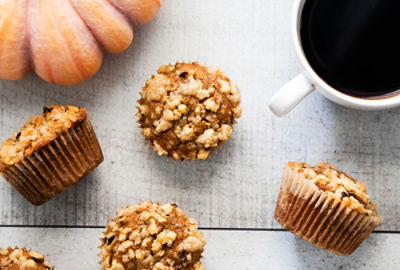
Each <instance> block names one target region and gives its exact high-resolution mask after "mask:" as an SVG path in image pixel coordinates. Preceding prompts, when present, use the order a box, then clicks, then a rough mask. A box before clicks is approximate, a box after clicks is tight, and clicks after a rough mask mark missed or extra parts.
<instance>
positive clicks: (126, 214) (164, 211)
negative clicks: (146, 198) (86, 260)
mask: <svg viewBox="0 0 400 270" xmlns="http://www.w3.org/2000/svg"><path fill="white" fill-rule="evenodd" d="M101 241H102V244H101V246H100V248H101V253H100V254H99V256H100V258H101V264H102V266H103V269H104V270H107V269H109V270H124V269H125V270H141V269H143V270H145V269H146V270H201V269H203V264H202V263H201V262H200V259H201V254H202V252H203V250H204V246H205V245H206V241H205V240H204V238H203V234H202V233H201V232H199V231H198V229H197V224H196V221H194V220H193V219H191V218H189V217H187V216H186V215H185V213H184V212H183V211H182V210H181V209H179V208H178V207H177V205H175V204H169V203H168V204H164V205H160V204H158V203H153V202H144V203H141V204H139V205H136V206H128V207H125V208H123V209H122V210H121V211H120V212H118V213H117V216H116V218H114V219H113V220H112V221H111V223H110V224H108V225H107V226H106V232H104V238H103V239H101Z"/></svg>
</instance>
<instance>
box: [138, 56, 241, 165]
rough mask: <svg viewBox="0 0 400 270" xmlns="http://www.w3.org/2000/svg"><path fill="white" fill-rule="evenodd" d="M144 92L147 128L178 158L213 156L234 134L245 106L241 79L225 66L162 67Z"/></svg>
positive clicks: (154, 142)
mask: <svg viewBox="0 0 400 270" xmlns="http://www.w3.org/2000/svg"><path fill="white" fill-rule="evenodd" d="M141 97H142V98H141V99H140V100H138V103H139V106H138V113H137V116H138V118H139V121H138V122H139V125H140V127H141V128H142V129H143V130H142V134H143V135H144V136H145V139H146V140H147V141H150V145H151V146H153V148H154V150H155V151H156V152H157V153H158V154H159V155H168V156H170V157H172V158H173V159H175V160H196V159H207V158H208V157H209V155H210V153H211V152H212V151H214V150H215V149H217V148H218V147H219V146H220V145H221V144H222V143H223V142H225V141H227V140H228V139H229V138H230V137H231V135H232V131H233V128H232V126H233V124H235V122H236V119H237V118H239V117H240V116H241V112H242V109H241V107H240V92H239V90H238V88H237V86H236V84H235V83H232V82H231V81H230V80H229V78H228V77H226V75H225V74H224V73H223V72H222V71H221V70H220V69H219V68H214V67H210V68H207V67H203V66H200V65H199V64H197V63H192V64H182V63H178V64H176V65H167V66H162V67H160V69H159V70H158V74H157V75H155V76H152V78H151V79H150V80H148V81H147V83H146V85H145V86H144V87H143V91H142V93H141ZM227 127H230V129H228V128H227Z"/></svg>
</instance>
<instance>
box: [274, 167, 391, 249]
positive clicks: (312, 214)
mask: <svg viewBox="0 0 400 270" xmlns="http://www.w3.org/2000/svg"><path fill="white" fill-rule="evenodd" d="M275 218H276V220H277V221H278V222H279V223H280V224H281V225H282V226H283V227H285V228H286V229H287V230H288V231H290V232H292V233H294V234H296V235H298V236H299V237H301V238H302V239H304V240H307V241H309V242H311V243H312V244H314V245H316V246H318V247H320V248H323V249H326V250H329V251H332V252H334V253H335V254H337V255H350V254H351V253H353V252H354V250H356V249H357V247H358V246H359V245H360V244H361V243H362V242H363V241H364V240H365V239H366V238H367V237H368V235H369V234H370V233H371V232H372V231H373V230H374V229H375V228H376V227H377V226H378V225H379V224H380V223H382V221H383V219H382V217H380V216H379V215H378V212H377V207H376V205H375V204H374V203H372V202H371V200H370V196H369V195H368V193H367V190H366V187H365V184H364V183H362V182H359V181H357V180H355V179H354V178H352V177H350V176H348V175H346V174H345V173H343V172H341V171H339V170H337V169H336V167H334V166H331V165H329V164H327V163H320V164H317V165H316V166H315V167H311V166H309V165H307V164H305V163H296V162H289V163H288V165H287V166H286V168H285V169H284V173H283V178H282V184H281V190H280V194H279V198H278V202H277V204H276V209H275Z"/></svg>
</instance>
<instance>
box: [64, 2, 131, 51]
mask: <svg viewBox="0 0 400 270" xmlns="http://www.w3.org/2000/svg"><path fill="white" fill-rule="evenodd" d="M68 1H69V2H70V3H71V5H72V6H73V7H74V9H75V11H76V12H77V13H78V14H79V16H80V18H81V19H82V21H83V22H84V23H85V25H86V27H87V28H88V30H89V31H90V32H91V33H92V35H93V37H94V38H95V40H96V41H97V43H98V44H99V46H100V47H101V49H102V50H103V51H104V52H107V53H111V54H117V53H122V52H123V51H125V50H126V49H127V48H128V47H129V46H130V45H131V44H132V42H133V39H134V31H133V27H132V25H131V22H130V21H129V20H128V18H127V17H126V16H125V14H123V13H122V12H121V11H120V10H119V9H118V8H117V7H116V6H114V5H113V4H112V3H110V2H109V1H107V0H98V2H101V4H99V5H101V8H102V9H104V11H105V12H106V13H108V12H110V13H113V12H114V13H115V14H118V16H120V18H114V20H113V23H114V24H113V26H112V27H110V25H109V22H108V21H107V19H108V18H107V15H105V16H102V17H101V18H100V21H101V22H102V23H104V24H105V26H104V27H103V31H102V33H100V34H99V33H97V29H96V27H98V25H95V23H96V19H95V20H93V19H92V20H91V19H90V16H94V17H96V15H97V13H95V12H87V13H86V16H89V18H88V19H87V18H86V16H85V15H83V14H81V9H82V7H81V8H79V7H76V6H75V5H76V4H75V3H76V1H72V0H68ZM92 1H93V0H92ZM108 7H110V8H111V10H107V9H108ZM118 19H121V21H119V20H118ZM107 25H108V26H107ZM126 26H127V28H125V30H124V27H126ZM110 28H112V31H111V33H110V34H109V35H107V34H106V33H107V30H110ZM127 29H129V30H128V31H129V34H127V33H126V32H125V31H126V30H127ZM117 33H119V34H120V35H117ZM113 35H117V36H113ZM109 40H112V41H113V42H109ZM115 43H117V44H119V45H121V44H125V45H122V46H119V47H118V46H115ZM110 44H112V45H110Z"/></svg>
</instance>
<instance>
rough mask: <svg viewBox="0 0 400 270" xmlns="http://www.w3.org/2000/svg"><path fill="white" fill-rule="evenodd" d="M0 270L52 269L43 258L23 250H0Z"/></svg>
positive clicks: (38, 254)
mask: <svg viewBox="0 0 400 270" xmlns="http://www.w3.org/2000/svg"><path fill="white" fill-rule="evenodd" d="M0 269H2V270H53V269H54V267H53V266H51V265H50V263H49V262H48V261H45V259H44V256H43V255H42V254H40V253H38V252H36V251H34V250H29V251H28V250H26V249H25V248H22V249H20V248H6V249H3V248H0Z"/></svg>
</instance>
